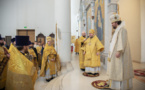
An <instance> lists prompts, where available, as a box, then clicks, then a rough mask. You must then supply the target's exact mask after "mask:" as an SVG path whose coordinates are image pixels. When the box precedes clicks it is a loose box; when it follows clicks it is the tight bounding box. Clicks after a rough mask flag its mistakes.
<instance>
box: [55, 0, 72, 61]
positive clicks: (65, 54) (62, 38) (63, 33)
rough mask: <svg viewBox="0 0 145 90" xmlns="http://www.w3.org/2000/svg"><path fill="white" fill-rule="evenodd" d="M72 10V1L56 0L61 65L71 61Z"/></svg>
mask: <svg viewBox="0 0 145 90" xmlns="http://www.w3.org/2000/svg"><path fill="white" fill-rule="evenodd" d="M70 12H71V9H70V0H55V22H57V27H58V32H59V36H58V41H59V44H58V48H59V49H58V53H59V56H60V59H61V63H67V62H70V61H71V14H70Z"/></svg>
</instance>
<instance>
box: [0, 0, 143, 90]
mask: <svg viewBox="0 0 145 90" xmlns="http://www.w3.org/2000/svg"><path fill="white" fill-rule="evenodd" d="M112 15H118V16H117V17H115V18H114V19H115V20H117V18H118V17H120V18H119V21H122V22H124V24H125V29H126V32H127V37H126V36H124V34H123V35H122V36H119V34H118V33H119V31H118V33H117V30H118V29H116V28H113V27H112V26H113V22H112V20H111V19H110V17H111V16H112ZM115 22H116V21H115ZM120 26H121V25H120ZM118 27H119V26H118ZM83 34H85V38H84V39H83V40H84V41H83V42H81V40H80V38H81V37H82V36H83ZM91 34H93V35H95V39H94V40H96V41H95V45H96V46H94V47H95V49H96V48H97V51H96V52H97V54H95V55H97V56H96V57H97V58H98V57H99V61H100V62H99V63H100V65H99V66H97V68H95V70H96V71H97V73H96V72H95V73H94V74H92V73H91V74H90V73H86V72H87V70H91V68H93V69H94V67H93V66H87V65H89V64H87V63H86V64H84V63H85V61H86V62H88V63H89V60H92V59H94V58H93V57H94V56H93V55H92V52H91V50H90V54H91V55H92V56H91V59H88V60H87V58H89V55H90V54H87V50H89V49H88V47H90V46H91V45H92V44H94V42H93V41H92V42H93V43H91V42H89V41H88V40H90V41H91ZM115 35H118V36H116V38H117V40H119V39H118V38H119V37H122V38H123V40H122V41H121V42H123V41H126V40H127V41H128V43H129V44H128V45H129V47H130V54H128V53H127V54H126V57H128V56H130V58H131V62H130V63H129V60H128V59H125V60H124V58H123V59H122V61H119V60H120V59H121V58H120V59H115V60H118V61H114V63H113V60H111V61H109V59H108V57H109V55H110V47H111V45H116V44H115V43H117V41H114V44H111V43H112V42H113V41H112V40H116V39H114V38H115ZM83 37H84V36H83ZM93 38H94V37H93ZM27 39H28V40H27ZM2 41H3V42H4V47H2V46H0V54H1V55H0V90H104V89H105V90H110V89H114V88H111V84H110V83H112V86H113V85H114V87H116V88H119V89H114V90H127V89H123V88H124V87H125V84H124V83H123V81H120V80H119V81H118V82H121V83H119V84H118V83H115V82H114V83H113V80H114V79H112V78H113V77H111V75H112V76H113V75H114V76H115V77H116V78H115V79H117V78H118V77H119V75H120V74H122V73H123V75H122V76H121V77H123V78H124V77H125V75H127V74H128V75H131V74H130V73H132V72H133V77H132V84H131V85H132V88H129V89H128V90H145V55H144V54H145V47H144V46H145V0H0V44H1V42H2ZM27 41H28V42H29V45H28V43H25V42H27ZM87 41H88V42H87ZM14 42H15V43H16V44H15V43H14ZM18 42H20V43H18ZM98 43H101V44H98ZM119 43H120V42H119ZM31 45H32V46H33V48H35V49H34V50H31ZM87 45H88V46H87ZM119 45H120V46H121V45H122V44H118V47H117V48H121V47H119ZM26 46H29V49H28V53H29V54H30V55H29V56H28V57H27V56H26V57H24V56H25V53H22V50H23V49H24V48H27V47H26ZM1 47H2V48H1ZM22 47H23V48H22ZM92 47H93V46H92ZM92 47H91V49H92ZM98 48H100V49H98ZM114 48H115V46H114V47H113V50H115V49H114ZM3 49H4V51H3ZM49 50H50V52H49ZM117 50H118V49H117ZM127 50H128V49H124V50H123V51H122V52H121V53H123V52H125V51H127ZM24 51H25V50H24ZM35 51H36V52H37V54H36V52H35ZM3 52H4V53H3ZM96 52H95V53H96ZM31 53H32V54H31ZM112 53H113V52H112ZM2 54H5V56H6V57H7V58H3V56H2ZM86 55H88V56H86ZM112 56H113V54H112ZM53 57H55V58H54V62H55V64H54V62H53V59H51V58H53ZM116 57H117V56H116ZM126 57H125V58H126ZM18 58H19V59H18ZM20 58H21V60H20ZM110 58H111V57H110ZM5 59H7V61H6V62H7V65H6V63H5V64H4V66H3V63H4V62H3V60H5ZM14 59H15V60H14ZM80 59H81V60H83V68H82V67H81V65H82V64H81V62H82V61H81V60H80ZM111 59H112V58H111ZM51 60H52V61H51ZM95 60H96V59H94V62H95ZM97 60H98V59H97ZM47 61H48V62H47ZM96 62H97V61H96ZM110 62H112V64H109V63H110ZM117 62H123V63H124V64H122V63H118V64H116V63H117ZM97 63H98V62H97ZM125 63H126V64H127V63H129V64H128V65H127V66H126V67H125V65H126V64H125ZM28 64H29V65H28ZM119 64H120V65H119ZM85 65H86V66H85ZM94 65H95V64H94ZM97 65H98V64H97ZM111 65H112V66H111ZM113 65H114V66H113ZM121 65H122V66H121ZM129 65H132V69H133V70H132V72H130V71H129V73H128V72H127V71H126V72H124V71H123V70H125V69H126V70H127V68H130V66H129ZM119 66H120V67H122V68H123V69H121V68H120V67H119ZM4 67H6V69H5V68H4ZM28 67H29V68H28ZM34 67H35V69H36V70H35V71H36V72H35V71H33V70H34V69H33V68H34ZM89 67H90V68H89ZM115 67H118V68H119V69H118V68H117V69H113V68H115ZM17 68H19V69H17ZM111 68H112V70H118V72H122V73H120V74H118V75H115V73H116V72H115V71H114V72H113V71H112V73H111V71H110V72H109V73H111V74H108V73H107V72H108V71H109V70H111ZM53 69H54V70H53ZM4 71H6V72H7V74H3V72H4ZM32 72H33V73H34V74H35V75H33V76H32ZM48 73H49V75H47V74H48ZM52 73H54V74H52ZM124 73H127V74H124ZM11 74H12V75H11ZM50 74H52V75H50ZM3 75H4V76H6V78H5V79H3V78H4V76H3ZM109 75H110V76H109ZM13 76H14V77H13ZM117 76H118V77H117ZM17 77H19V78H18V79H15V78H17ZM21 77H23V79H21ZM48 77H50V78H48ZM31 78H32V79H33V80H31V81H29V80H30V79H31ZM110 78H111V79H110ZM8 79H9V80H8ZM34 79H35V80H34ZM23 80H24V83H23ZM25 80H27V81H28V82H27V81H26V82H25ZM123 80H124V81H125V79H123ZM4 81H5V82H4ZM16 81H17V82H16ZM18 81H19V82H18ZM20 81H21V82H20ZM29 82H31V84H29ZM116 82H117V81H116ZM12 83H13V84H12ZM108 83H109V84H108ZM20 84H23V85H22V86H21V85H20ZM25 84H26V86H25ZM28 84H29V85H28ZM19 85H20V86H19ZM99 85H101V86H99ZM122 85H124V87H123V88H122ZM129 86H130V81H128V80H127V87H129ZM30 87H31V88H30Z"/></svg>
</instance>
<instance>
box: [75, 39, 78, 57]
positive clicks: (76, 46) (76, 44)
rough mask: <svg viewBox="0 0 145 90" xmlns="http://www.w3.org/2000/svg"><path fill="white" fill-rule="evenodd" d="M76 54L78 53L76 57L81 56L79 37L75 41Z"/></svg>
mask: <svg viewBox="0 0 145 90" xmlns="http://www.w3.org/2000/svg"><path fill="white" fill-rule="evenodd" d="M75 52H76V55H77V54H79V37H78V39H76V41H75Z"/></svg>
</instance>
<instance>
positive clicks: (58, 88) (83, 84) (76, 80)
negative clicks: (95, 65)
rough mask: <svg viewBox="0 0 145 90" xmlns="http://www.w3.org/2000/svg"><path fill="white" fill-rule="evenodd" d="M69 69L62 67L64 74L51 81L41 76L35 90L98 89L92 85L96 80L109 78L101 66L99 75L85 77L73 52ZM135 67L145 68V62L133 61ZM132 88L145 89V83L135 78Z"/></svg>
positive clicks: (136, 89)
mask: <svg viewBox="0 0 145 90" xmlns="http://www.w3.org/2000/svg"><path fill="white" fill-rule="evenodd" d="M67 67H69V70H66V68H63V69H62V72H61V73H62V74H61V75H60V76H58V77H57V78H55V79H53V80H52V81H51V82H46V81H45V79H44V78H43V77H39V78H38V79H37V81H36V83H35V90H97V89H96V88H94V87H93V86H92V85H91V82H93V81H95V80H107V79H108V77H107V75H106V70H104V69H103V67H101V73H100V76H99V77H95V78H94V77H85V76H83V75H82V71H81V70H80V69H79V56H78V55H77V56H76V55H75V54H72V61H71V64H69V65H68V66H67ZM133 67H134V69H145V64H139V63H135V62H133ZM132 90H145V83H142V82H140V81H139V80H137V79H135V78H134V79H133V89H132Z"/></svg>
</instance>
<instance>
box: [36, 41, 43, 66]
mask: <svg viewBox="0 0 145 90" xmlns="http://www.w3.org/2000/svg"><path fill="white" fill-rule="evenodd" d="M36 49H37V53H38V66H39V67H41V63H42V56H41V50H42V46H41V43H40V42H39V44H38V46H37V47H36Z"/></svg>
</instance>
